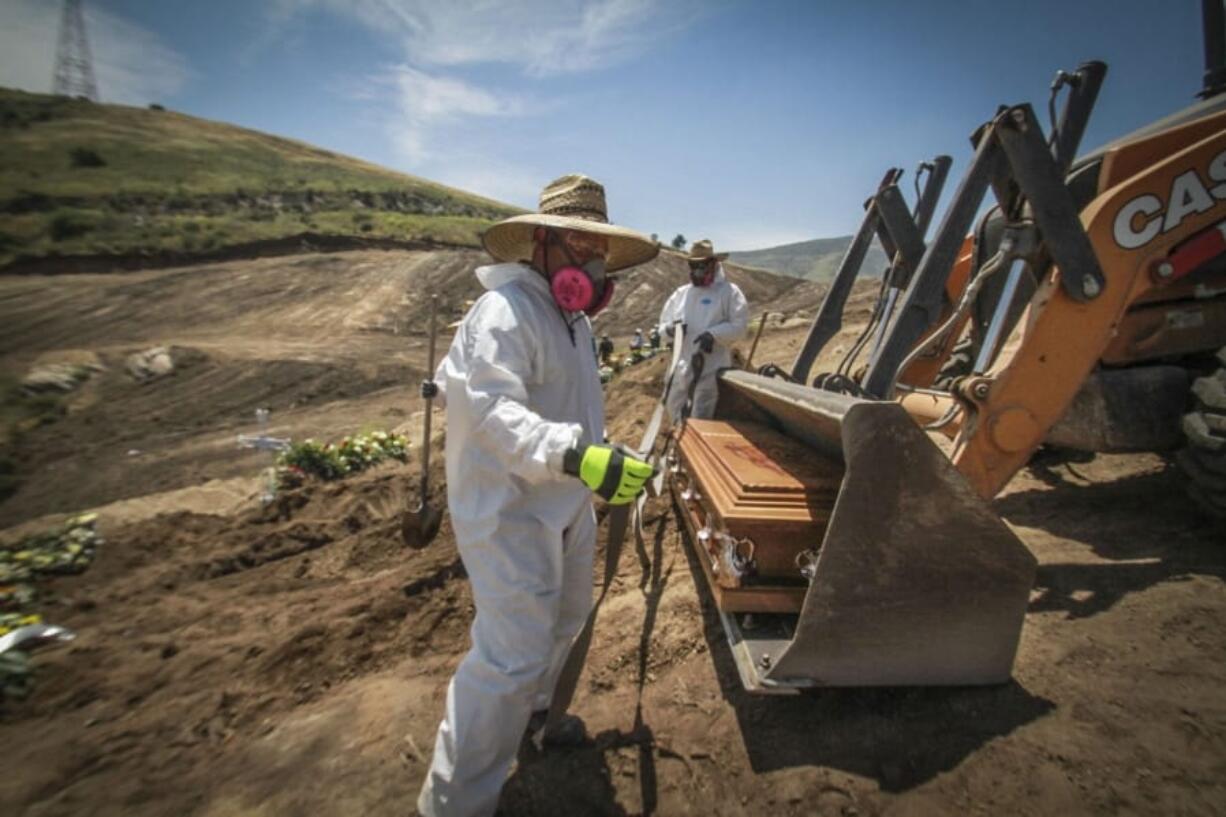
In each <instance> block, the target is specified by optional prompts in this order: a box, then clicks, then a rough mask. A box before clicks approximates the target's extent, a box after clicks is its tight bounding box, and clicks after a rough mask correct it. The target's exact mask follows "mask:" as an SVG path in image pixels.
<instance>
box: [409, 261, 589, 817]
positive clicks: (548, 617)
mask: <svg viewBox="0 0 1226 817" xmlns="http://www.w3.org/2000/svg"><path fill="white" fill-rule="evenodd" d="M477 278H478V279H479V280H480V281H481V283H482V285H484V286H485V288H486V289H487V290H488V292H486V293H485V294H484V295H483V296H482V297H481V298H480V299H479V300H478V301H477V302H476V303H475V304H473V307H472V309H470V310H469V312H468V314H467V315H466V316H465V317H464V320H463V322H462V323H461V325H460V328H459V330H458V331H457V333H456V336H455V339H454V340H453V341H452V344H451V349H450V350H449V352H448V354H447V357H446V358H444V360H443V361H442V363H441V364H439V367H438V371H437V373H436V374H435V380H436V381H437V382H438V384H439V390H440V392H442V393H443V395H444V396H445V404H446V407H447V443H446V460H447V503H448V505H449V506H450V508H451V521H452V526H453V527H454V529H455V535H456V545H457V546H458V548H459V551H460V556H461V557H462V558H463V560H464V566H465V568H466V569H467V571H468V577H469V580H470V581H471V583H472V592H473V601H474V603H475V606H476V618H475V619H474V621H473V625H472V632H471V635H472V648H471V649H470V650H469V652H468V654H467V655H466V656H465V657H464V659H463V661H461V662H460V666H459V668H458V669H457V670H456V673H455V676H454V677H453V678H452V679H451V684H450V686H449V687H448V688H447V708H446V712H445V714H444V717H443V721H442V723H441V724H440V725H439V728H438V737H437V739H436V741H435V746H434V760H433V763H432V764H431V767H430V771H429V773H428V774H427V776H426V781H425V784H424V785H423V787H422V791H421V795H420V797H419V798H418V804H417V807H418V809H419V810H420V811H421V813H422V814H424V815H428V817H431V816H433V815H488V814H493V813H494V809H495V807H496V806H497V804H498V794H499V792H500V791H501V789H502V785H503V783H504V782H505V780H506V777H507V773H508V772H509V770H510V767H511V763H512V761H513V760H514V758H515V755H516V752H517V750H518V748H519V744H520V740H521V738H522V737H523V734H524V730H525V728H526V727H527V724H528V719H529V716H530V715H531V713H532V712H533V711H534V710H540V709H545V708H547V707H548V705H549V699H550V695H551V693H552V692H553V685H554V682H555V680H556V678H557V675H558V673H559V672H560V671H561V667H562V663H563V661H564V660H565V658H566V653H567V651H568V647H569V646H570V644H571V642H572V641H573V640H574V637H575V636H576V635H577V634H578V632H579V630H580V629H582V627H583V622H584V620H585V618H586V617H587V614H588V611H589V610H590V609H591V604H592V557H593V552H594V549H595V542H596V518H595V514H594V512H593V509H592V493H591V491H589V490H588V488H587V486H586V485H584V484H583V483H582V482H580V481H579V480H578V479H575V478H574V477H572V476H568V475H566V474H565V473H563V471H562V455H563V453H564V452H565V451H566V449H568V448H572V447H580V446H583V445H587V444H589V443H600V442H603V441H604V396H603V393H602V392H601V388H600V375H599V372H598V371H597V368H596V359H595V357H594V356H593V354H592V348H593V346H592V335H591V324H590V323H589V321H588V319H587V317H586V316H585V315H583V314H582V313H563V312H562V311H560V310H559V308H558V306H557V305H556V303H555V302H554V300H553V296H552V295H551V294H550V292H549V285H548V283H547V282H546V281H545V279H544V278H543V277H542V276H541V275H540V274H539V273H537V272H535V271H534V270H532V269H531V268H530V267H528V266H527V265H524V264H516V263H511V264H495V265H492V266H488V267H481V268H480V269H478V270H477ZM568 324H569V325H570V328H569V329H568V328H567V327H568Z"/></svg>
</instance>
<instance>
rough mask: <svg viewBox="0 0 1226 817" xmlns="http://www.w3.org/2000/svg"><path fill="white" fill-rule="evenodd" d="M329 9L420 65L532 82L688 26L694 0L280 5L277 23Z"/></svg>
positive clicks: (343, 0)
mask: <svg viewBox="0 0 1226 817" xmlns="http://www.w3.org/2000/svg"><path fill="white" fill-rule="evenodd" d="M311 9H326V10H328V11H331V12H332V13H335V14H338V15H341V16H344V17H347V18H351V19H356V20H358V21H359V22H361V23H362V24H363V25H366V26H367V27H369V28H370V29H372V30H374V31H376V32H379V33H381V34H383V35H386V36H389V37H393V38H396V39H397V40H398V41H399V42H400V43H401V44H402V46H403V49H404V53H405V55H406V58H407V59H410V60H411V61H413V62H414V63H415V64H418V65H434V66H458V65H473V64H479V63H503V64H509V65H513V66H517V67H518V68H520V69H522V70H523V71H524V72H525V73H526V74H528V75H529V76H537V77H540V76H547V75H551V74H562V73H573V72H580V71H590V70H593V69H596V68H601V67H605V66H608V65H612V64H614V63H616V62H619V61H621V60H623V59H626V58H627V57H630V56H632V55H634V54H636V53H640V52H642V51H644V50H646V49H649V48H651V46H652V45H653V44H654V43H656V42H657V41H658V40H659V39H660V38H663V37H667V36H670V35H671V34H673V33H675V32H677V31H680V30H682V29H684V28H685V27H687V26H688V25H690V24H691V23H692V22H693V21H694V19H696V17H697V15H698V14H699V13H700V6H699V4H698V3H697V2H695V0H518V1H517V2H498V1H497V0H454V2H439V0H277V4H276V7H275V11H276V14H277V15H278V16H279V17H282V18H284V17H286V16H293V15H295V14H297V13H299V12H301V11H306V10H311Z"/></svg>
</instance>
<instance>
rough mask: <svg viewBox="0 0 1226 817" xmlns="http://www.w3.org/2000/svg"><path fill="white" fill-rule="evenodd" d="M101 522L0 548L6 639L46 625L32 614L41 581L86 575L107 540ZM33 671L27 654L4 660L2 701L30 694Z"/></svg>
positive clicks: (81, 520) (70, 524)
mask: <svg viewBox="0 0 1226 817" xmlns="http://www.w3.org/2000/svg"><path fill="white" fill-rule="evenodd" d="M96 520H97V517H96V516H95V515H94V514H83V515H81V516H74V517H71V518H69V519H67V520H66V521H65V522H64V523H63V524H62V525H61V526H60V527H59V528H56V529H54V530H50V531H47V532H45V533H36V534H32V535H30V536H26V537H24V538H23V539H21V540H20V541H18V542H17V543H16V544H14V545H11V546H9V547H3V548H0V636H2V635H6V634H7V633H10V632H12V631H13V630H16V629H18V628H19V627H25V626H26V625H28V624H41V623H42V620H43V619H42V616H40V615H39V614H38V613H34V612H31V611H30V606H31V605H32V604H33V603H34V601H35V599H37V598H38V590H37V589H36V587H35V584H34V582H35V581H37V580H38V579H41V578H44V577H46V576H56V575H65V574H69V573H80V572H82V571H83V570H85V569H86V568H87V567H89V565H90V563H91V562H93V560H94V554H95V553H96V552H97V549H98V546H99V545H101V544H102V541H103V540H102V537H101V536H100V535H99V534H98V531H97V529H96V527H95V522H96ZM29 672H30V667H29V658H28V656H27V655H26V654H25V653H24V652H22V651H20V650H10V651H8V652H6V653H4V654H3V655H0V700H3V699H4V698H6V697H8V698H20V697H24V696H25V695H26V694H28V692H29V689H30V687H29V680H30V679H29Z"/></svg>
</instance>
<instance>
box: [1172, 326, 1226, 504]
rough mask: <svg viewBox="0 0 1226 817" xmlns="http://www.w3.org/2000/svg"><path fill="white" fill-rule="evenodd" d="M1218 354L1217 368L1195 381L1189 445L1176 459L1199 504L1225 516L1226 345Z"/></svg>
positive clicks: (1187, 424) (1187, 425) (1187, 422)
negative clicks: (1218, 364)
mask: <svg viewBox="0 0 1226 817" xmlns="http://www.w3.org/2000/svg"><path fill="white" fill-rule="evenodd" d="M1217 358H1218V361H1219V362H1220V364H1221V365H1220V366H1219V367H1218V369H1217V370H1216V371H1214V372H1213V373H1212V374H1210V375H1208V376H1206V377H1198V378H1197V379H1196V380H1194V381H1193V382H1192V410H1191V411H1190V412H1188V413H1187V414H1185V415H1184V418H1183V433H1184V437H1185V438H1186V439H1187V445H1186V446H1185V447H1184V448H1183V449H1182V450H1181V451H1180V452H1179V453H1178V454H1176V455H1175V461H1176V463H1178V465H1179V467H1180V469H1181V470H1182V471H1183V473H1184V475H1185V476H1186V477H1187V478H1188V493H1189V494H1190V495H1191V497H1192V499H1193V500H1194V501H1195V502H1196V504H1197V505H1199V506H1200V507H1201V508H1202V509H1203V510H1204V511H1205V512H1206V513H1208V514H1210V515H1211V516H1215V517H1217V518H1219V519H1226V348H1223V349H1222V350H1221V351H1219V352H1218V355H1217Z"/></svg>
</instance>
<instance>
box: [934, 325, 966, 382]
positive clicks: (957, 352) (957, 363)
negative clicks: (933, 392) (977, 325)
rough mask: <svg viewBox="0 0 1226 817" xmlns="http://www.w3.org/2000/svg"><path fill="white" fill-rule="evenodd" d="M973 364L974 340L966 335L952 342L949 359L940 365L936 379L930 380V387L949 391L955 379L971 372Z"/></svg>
mask: <svg viewBox="0 0 1226 817" xmlns="http://www.w3.org/2000/svg"><path fill="white" fill-rule="evenodd" d="M974 365H975V342H974V340H972V339H971V336H970V335H967V336H965V337H963V338H962V339H961V340H959V341H958V342H957V343H955V344H954V348H953V350H952V351H951V352H950V353H949V359H948V360H946V361H945V363H944V364H942V365H941V370H940V371H938V372H937V376H936V379H935V380H934V381H932V387H933V388H934V389H941V390H942V391H949V390H950V388H951V387H952V386H953V384H954V381H955V380H957V379H958V378H959V377H966V376H967V375H968V374H970V373H971V369H972V367H973V366H974Z"/></svg>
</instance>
